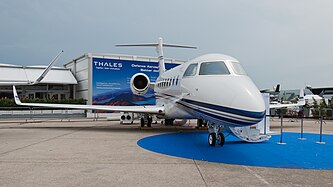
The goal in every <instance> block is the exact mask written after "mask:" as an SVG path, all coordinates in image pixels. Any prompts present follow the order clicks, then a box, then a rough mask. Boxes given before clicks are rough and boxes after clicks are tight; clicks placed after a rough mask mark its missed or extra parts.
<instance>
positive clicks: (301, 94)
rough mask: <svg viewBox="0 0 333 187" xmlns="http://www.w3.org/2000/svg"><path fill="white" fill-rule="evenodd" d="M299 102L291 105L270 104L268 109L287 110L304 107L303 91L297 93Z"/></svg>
mask: <svg viewBox="0 0 333 187" xmlns="http://www.w3.org/2000/svg"><path fill="white" fill-rule="evenodd" d="M298 99H299V100H298V101H297V103H292V104H281V103H278V104H270V105H269V108H288V107H299V106H304V105H305V99H304V90H303V89H301V90H300V93H299V98H298Z"/></svg>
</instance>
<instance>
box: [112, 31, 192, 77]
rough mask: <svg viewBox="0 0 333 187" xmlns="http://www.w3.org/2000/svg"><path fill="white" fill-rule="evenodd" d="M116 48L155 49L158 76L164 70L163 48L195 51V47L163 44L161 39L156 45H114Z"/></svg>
mask: <svg viewBox="0 0 333 187" xmlns="http://www.w3.org/2000/svg"><path fill="white" fill-rule="evenodd" d="M116 47H156V50H157V53H158V63H159V65H158V67H159V73H160V75H161V74H163V73H164V72H165V71H166V70H165V62H164V52H163V47H177V48H187V49H196V48H197V47H192V46H187V45H175V44H165V43H163V39H162V38H161V37H159V38H158V43H147V44H122V45H116Z"/></svg>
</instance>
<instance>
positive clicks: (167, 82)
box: [156, 76, 179, 88]
mask: <svg viewBox="0 0 333 187" xmlns="http://www.w3.org/2000/svg"><path fill="white" fill-rule="evenodd" d="M178 84H179V76H177V77H173V78H168V79H161V80H160V81H158V82H157V84H156V85H157V87H158V88H167V87H170V86H177V85H178Z"/></svg>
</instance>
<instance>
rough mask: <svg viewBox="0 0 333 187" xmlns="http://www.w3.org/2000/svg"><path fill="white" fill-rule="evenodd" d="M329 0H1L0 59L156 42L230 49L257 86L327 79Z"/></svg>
mask: <svg viewBox="0 0 333 187" xmlns="http://www.w3.org/2000/svg"><path fill="white" fill-rule="evenodd" d="M332 7H333V1H332V0H311V1H308V0H294V1H290V0H279V1H271V0H251V1H250V0H229V1H225V0H209V1H190V0H188V1H181V0H167V1H157V0H141V1H135V0H132V1H130V0H119V1H115V0H112V1H110V0H95V1H91V0H89V1H84V0H70V1H68V0H57V1H52V0H48V1H45V0H1V1H0V63H6V64H18V65H47V64H48V63H49V62H50V61H51V60H52V58H54V56H55V55H56V54H57V53H58V52H59V51H60V50H61V49H63V50H65V53H64V54H63V55H62V57H61V59H60V60H59V62H58V63H57V66H62V65H63V64H65V63H67V62H69V61H70V60H71V59H75V58H77V57H79V56H81V55H83V54H85V53H88V52H96V53H116V54H135V55H146V56H147V55H148V56H155V55H156V53H155V50H154V49H152V48H146V49H137V48H116V47H114V45H115V44H122V43H149V42H156V40H157V38H158V37H159V36H161V37H163V38H164V41H165V42H167V43H177V44H187V45H194V46H198V49H197V50H189V49H165V56H166V57H170V58H177V59H184V60H188V59H192V58H195V57H197V56H200V55H203V54H206V53H223V54H227V55H231V56H233V57H235V58H237V59H238V60H240V62H241V63H242V64H243V66H244V68H245V69H246V71H247V72H248V74H249V75H250V77H251V78H252V79H253V81H254V82H255V83H256V84H257V86H258V87H259V88H271V87H273V86H274V85H275V84H276V83H281V84H282V89H290V88H301V87H304V86H305V85H311V86H313V87H319V86H333V10H332Z"/></svg>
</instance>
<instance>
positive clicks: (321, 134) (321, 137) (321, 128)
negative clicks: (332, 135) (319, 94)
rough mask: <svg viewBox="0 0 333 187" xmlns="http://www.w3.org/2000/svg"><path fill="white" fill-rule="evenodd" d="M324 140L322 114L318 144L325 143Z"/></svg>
mask: <svg viewBox="0 0 333 187" xmlns="http://www.w3.org/2000/svg"><path fill="white" fill-rule="evenodd" d="M322 140H323V116H322V115H321V116H320V136H319V142H316V143H317V144H325V142H323V141H322Z"/></svg>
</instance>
